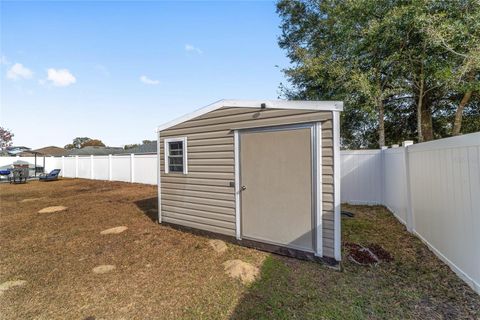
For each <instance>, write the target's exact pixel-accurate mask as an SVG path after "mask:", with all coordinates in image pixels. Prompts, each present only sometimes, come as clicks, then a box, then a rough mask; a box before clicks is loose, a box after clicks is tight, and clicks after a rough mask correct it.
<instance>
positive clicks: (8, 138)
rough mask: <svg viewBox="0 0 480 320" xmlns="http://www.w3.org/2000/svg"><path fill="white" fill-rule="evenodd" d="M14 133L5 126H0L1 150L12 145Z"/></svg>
mask: <svg viewBox="0 0 480 320" xmlns="http://www.w3.org/2000/svg"><path fill="white" fill-rule="evenodd" d="M13 136H14V134H13V133H12V132H11V131H10V130H9V129H6V128H4V127H0V150H3V149H5V148H7V147H10V146H11V145H12V140H13Z"/></svg>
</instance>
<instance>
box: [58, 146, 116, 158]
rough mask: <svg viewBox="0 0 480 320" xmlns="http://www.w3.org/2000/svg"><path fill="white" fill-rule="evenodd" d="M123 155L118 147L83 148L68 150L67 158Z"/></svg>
mask: <svg viewBox="0 0 480 320" xmlns="http://www.w3.org/2000/svg"><path fill="white" fill-rule="evenodd" d="M119 153H125V150H123V148H120V147H93V146H89V147H84V148H81V149H72V150H68V152H67V155H69V156H89V155H94V156H95V155H96V156H99V155H109V154H119Z"/></svg>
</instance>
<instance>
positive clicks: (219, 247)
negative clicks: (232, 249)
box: [208, 239, 228, 253]
mask: <svg viewBox="0 0 480 320" xmlns="http://www.w3.org/2000/svg"><path fill="white" fill-rule="evenodd" d="M208 244H209V245H210V247H212V248H213V251H215V252H216V253H224V252H225V251H227V250H228V247H227V244H226V243H225V242H224V241H222V240H218V239H212V240H209V241H208Z"/></svg>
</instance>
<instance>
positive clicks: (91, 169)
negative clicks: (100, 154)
mask: <svg viewBox="0 0 480 320" xmlns="http://www.w3.org/2000/svg"><path fill="white" fill-rule="evenodd" d="M93 162H94V161H93V154H91V155H90V179H92V180H93V176H94V172H93Z"/></svg>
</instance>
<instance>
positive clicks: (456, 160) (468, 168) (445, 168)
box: [408, 133, 480, 293]
mask: <svg viewBox="0 0 480 320" xmlns="http://www.w3.org/2000/svg"><path fill="white" fill-rule="evenodd" d="M408 155H409V168H410V172H409V175H410V192H411V201H412V211H413V231H414V233H415V234H416V235H417V236H418V237H420V239H422V240H423V241H424V242H425V243H427V244H428V245H429V247H430V248H431V249H432V250H433V251H434V252H435V253H436V254H437V255H438V256H439V257H440V258H441V259H442V260H443V261H444V262H446V263H447V264H449V265H450V266H451V267H452V269H453V270H454V271H456V272H457V274H459V276H460V277H462V278H463V279H464V280H465V281H466V282H467V283H469V284H470V285H471V286H472V287H473V288H475V290H476V291H477V292H479V293H480V133H475V134H470V135H464V136H459V137H454V138H448V139H442V140H437V141H432V142H428V143H421V144H418V145H413V146H410V147H408Z"/></svg>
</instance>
